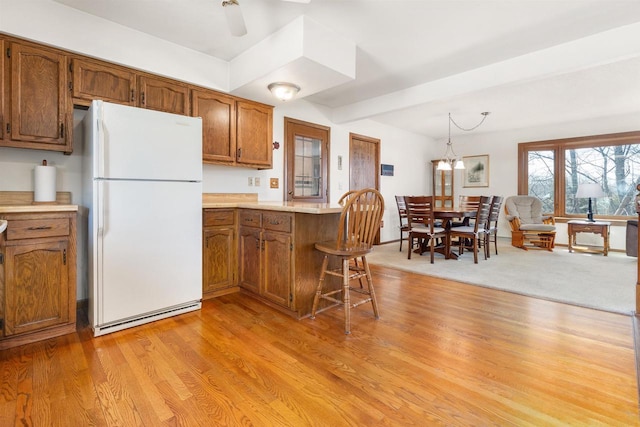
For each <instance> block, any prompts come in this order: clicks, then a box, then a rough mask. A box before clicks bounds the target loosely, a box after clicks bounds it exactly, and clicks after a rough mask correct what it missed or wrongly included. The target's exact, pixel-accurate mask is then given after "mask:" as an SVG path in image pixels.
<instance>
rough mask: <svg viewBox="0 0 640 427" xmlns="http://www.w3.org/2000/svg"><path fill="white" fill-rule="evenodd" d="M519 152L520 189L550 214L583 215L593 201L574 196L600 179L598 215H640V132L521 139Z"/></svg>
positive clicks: (595, 213)
mask: <svg viewBox="0 0 640 427" xmlns="http://www.w3.org/2000/svg"><path fill="white" fill-rule="evenodd" d="M518 153H519V165H520V170H519V181H518V189H519V193H520V194H529V195H532V196H535V197H537V198H539V199H540V200H542V203H543V210H544V211H545V212H546V213H551V214H553V215H555V216H568V217H572V216H575V217H582V216H584V215H585V213H586V212H587V206H588V202H589V201H588V199H583V198H576V197H575V194H576V191H577V189H578V185H579V184H583V183H596V184H598V185H600V186H601V187H602V190H603V192H604V194H605V197H601V198H599V199H595V200H593V211H594V215H595V216H596V217H597V216H600V217H601V218H612V219H613V218H620V219H626V218H627V217H630V216H635V215H636V211H635V205H634V199H635V195H636V185H637V184H639V183H640V132H628V133H622V134H612V135H598V136H592V137H582V138H572V139H563V140H553V141H540V142H531V143H522V144H519V146H518Z"/></svg>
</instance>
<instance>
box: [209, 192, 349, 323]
mask: <svg viewBox="0 0 640 427" xmlns="http://www.w3.org/2000/svg"><path fill="white" fill-rule="evenodd" d="M202 202H203V203H202V206H203V209H204V211H203V269H204V271H203V294H204V297H205V298H208V297H214V296H217V295H221V294H224V293H228V292H234V291H237V290H240V291H241V292H244V293H247V294H249V295H251V296H253V297H255V298H258V299H259V300H261V301H263V302H265V303H266V304H268V305H270V306H272V307H274V308H277V309H278V310H281V311H283V312H285V313H287V314H289V315H291V316H294V317H296V318H303V317H307V316H308V315H309V314H310V313H311V306H312V304H313V295H314V292H315V289H316V285H317V283H318V277H319V274H320V273H319V271H320V266H321V264H322V255H321V254H320V253H319V252H318V251H316V250H315V247H314V244H315V242H318V241H323V240H332V239H335V238H336V233H337V230H338V221H339V218H340V212H341V211H342V208H341V207H340V205H337V204H327V203H301V202H269V201H258V199H257V194H204V195H203V201H202ZM336 286H339V284H338V283H336Z"/></svg>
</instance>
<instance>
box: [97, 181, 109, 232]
mask: <svg viewBox="0 0 640 427" xmlns="http://www.w3.org/2000/svg"><path fill="white" fill-rule="evenodd" d="M98 200H99V201H100V202H99V206H100V209H99V210H98V236H99V237H102V236H104V235H105V233H106V232H107V218H106V213H107V206H106V204H107V191H106V186H105V183H104V181H98Z"/></svg>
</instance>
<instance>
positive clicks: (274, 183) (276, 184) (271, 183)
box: [269, 178, 280, 188]
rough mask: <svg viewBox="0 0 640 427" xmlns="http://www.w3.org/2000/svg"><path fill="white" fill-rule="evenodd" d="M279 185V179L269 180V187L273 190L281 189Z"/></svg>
mask: <svg viewBox="0 0 640 427" xmlns="http://www.w3.org/2000/svg"><path fill="white" fill-rule="evenodd" d="M279 185H280V184H279V182H278V178H271V179H270V180H269V186H270V187H271V188H278V187H279Z"/></svg>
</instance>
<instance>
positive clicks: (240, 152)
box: [238, 148, 242, 158]
mask: <svg viewBox="0 0 640 427" xmlns="http://www.w3.org/2000/svg"><path fill="white" fill-rule="evenodd" d="M240 157H242V148H238V158H240Z"/></svg>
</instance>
